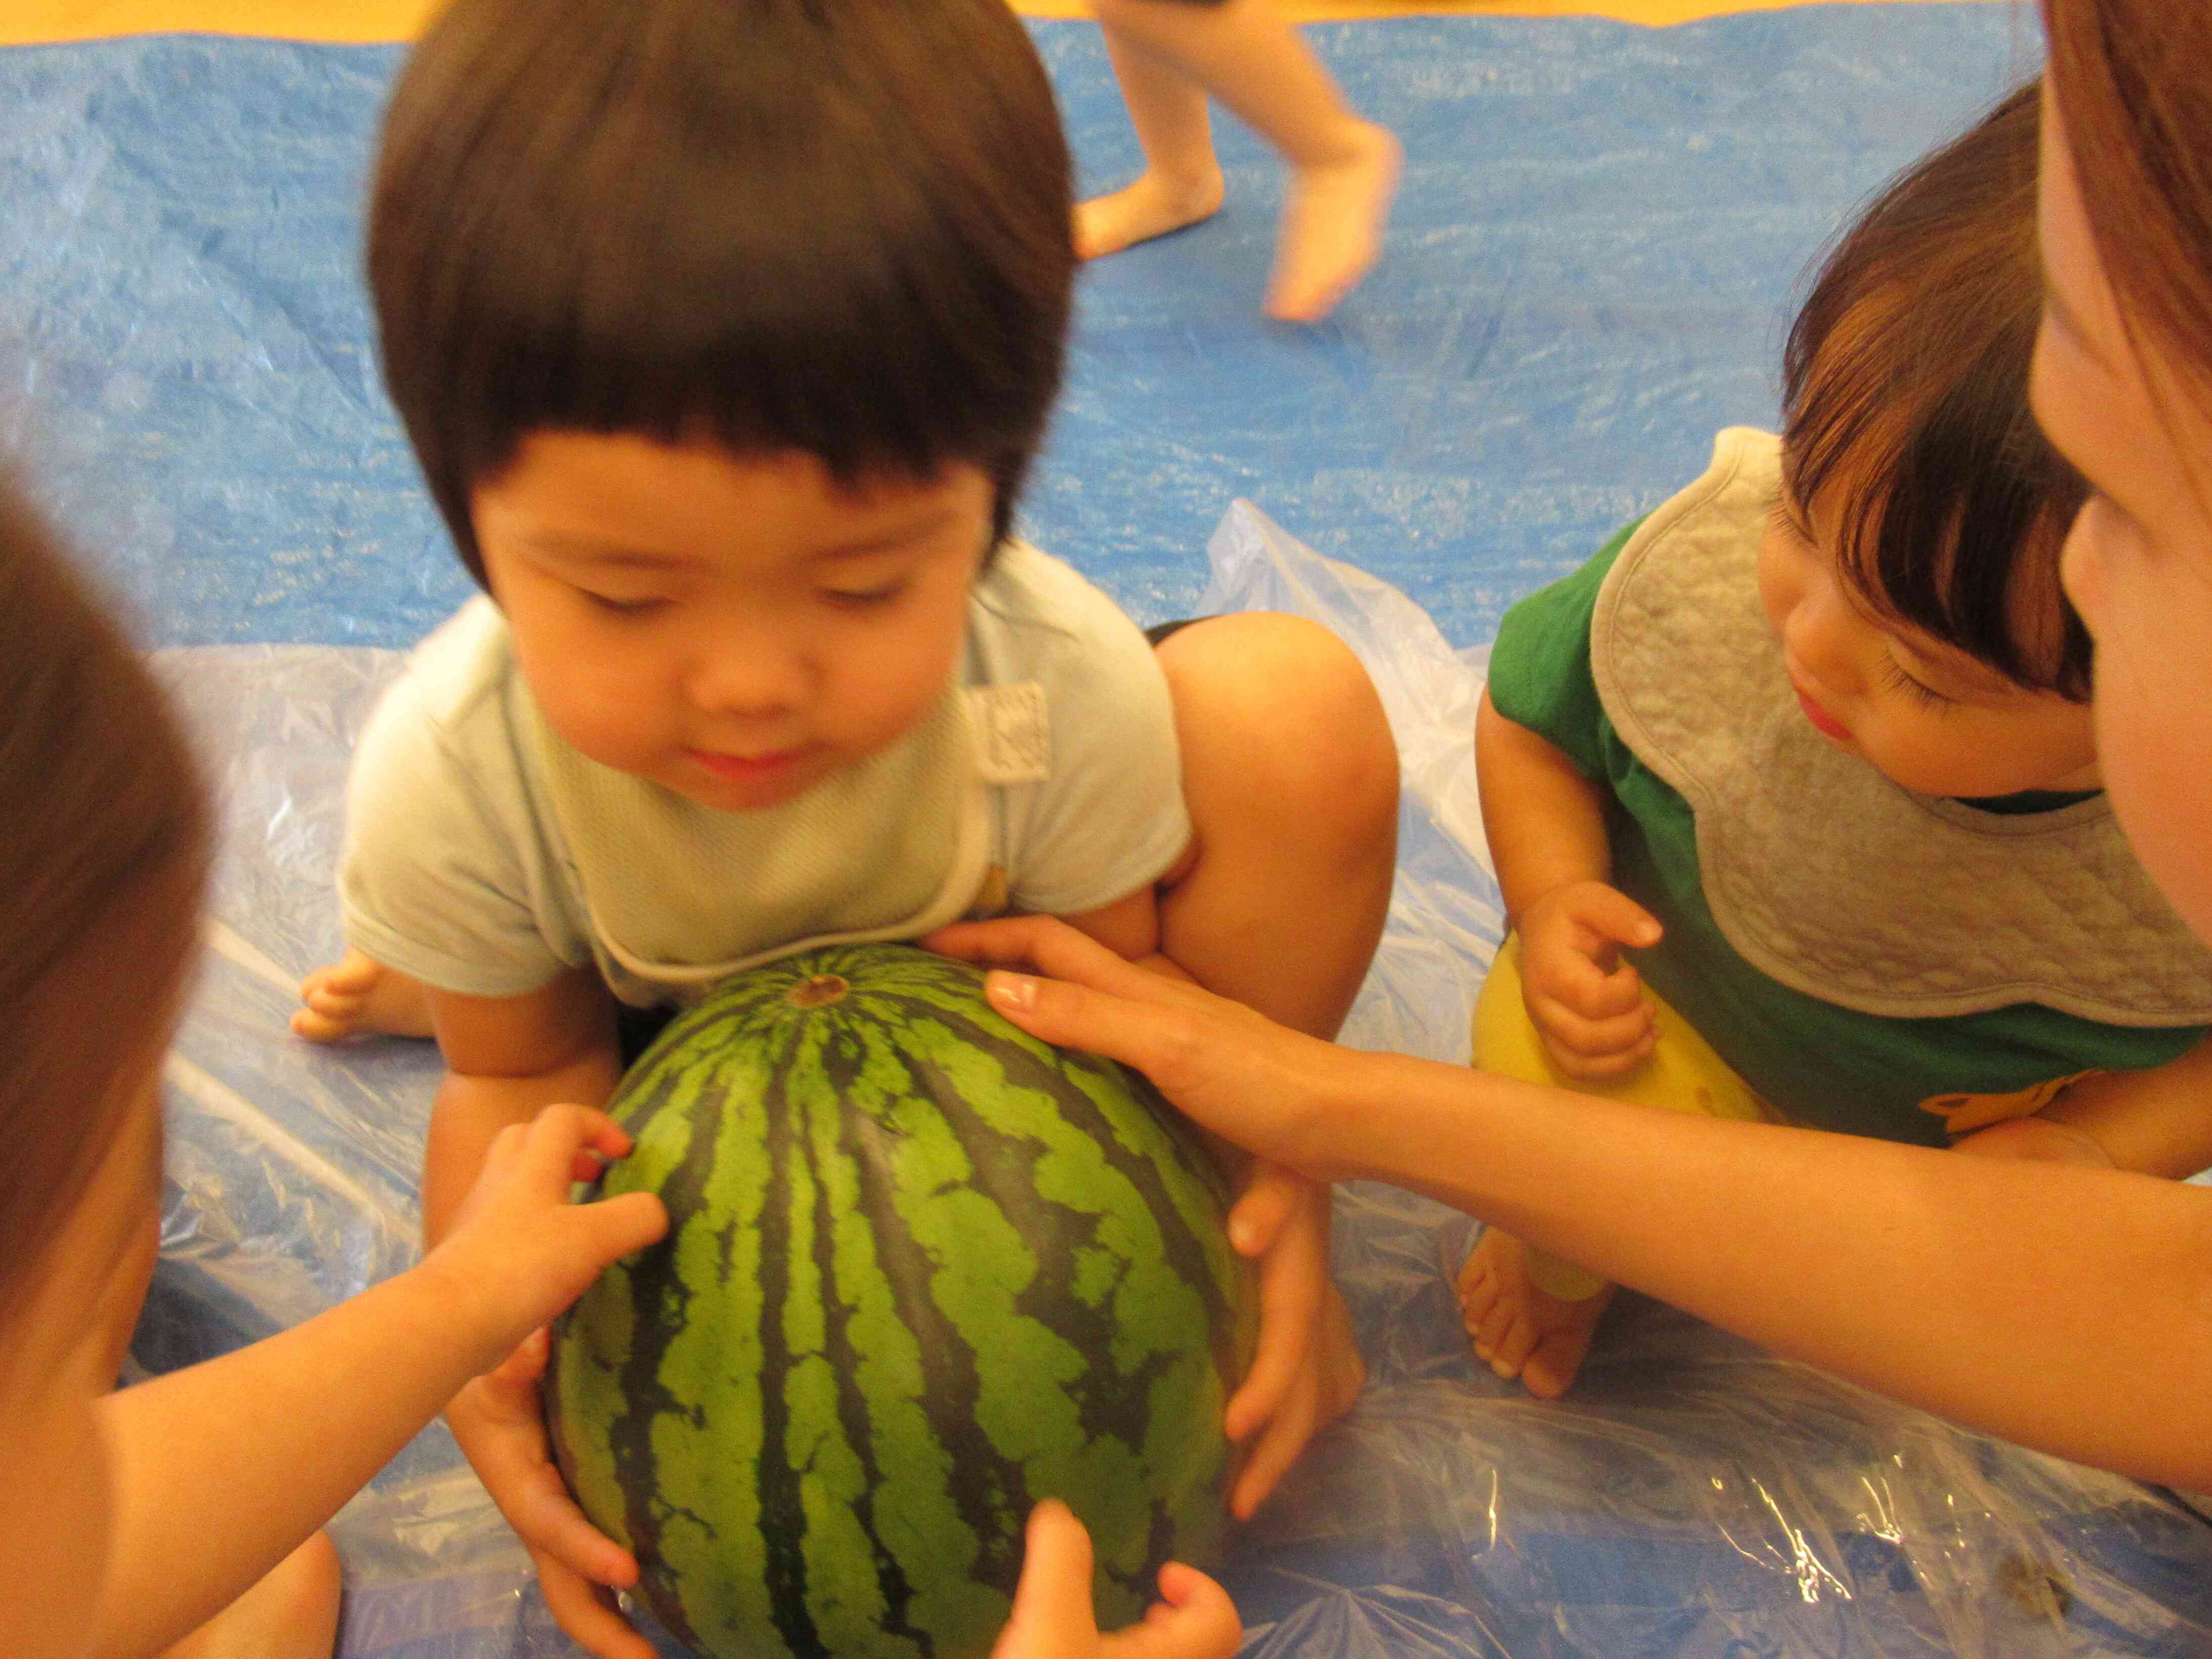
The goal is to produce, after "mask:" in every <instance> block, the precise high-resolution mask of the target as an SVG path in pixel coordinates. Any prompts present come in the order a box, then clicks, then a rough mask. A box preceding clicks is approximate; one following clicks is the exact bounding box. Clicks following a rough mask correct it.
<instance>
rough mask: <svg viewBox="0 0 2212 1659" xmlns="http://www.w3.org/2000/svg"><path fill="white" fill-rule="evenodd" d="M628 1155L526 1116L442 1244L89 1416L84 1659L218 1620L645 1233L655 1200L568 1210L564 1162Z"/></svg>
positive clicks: (613, 1143) (657, 1225)
mask: <svg viewBox="0 0 2212 1659" xmlns="http://www.w3.org/2000/svg"><path fill="white" fill-rule="evenodd" d="M628 1151H629V1139H628V1137H627V1136H625V1135H623V1133H622V1132H621V1131H619V1130H617V1129H616V1128H615V1127H614V1126H613V1125H612V1124H611V1123H610V1122H608V1121H607V1120H606V1119H605V1117H604V1116H602V1115H600V1114H599V1113H597V1112H590V1111H585V1110H583V1109H580V1108H573V1107H571V1108H562V1109H556V1110H553V1111H549V1112H547V1113H544V1115H540V1116H538V1118H537V1119H536V1120H535V1121H532V1123H531V1124H530V1125H529V1126H528V1127H518V1128H516V1129H514V1130H513V1131H511V1132H509V1133H507V1135H506V1136H504V1137H503V1138H501V1139H498V1140H497V1141H496V1142H495V1145H494V1146H492V1147H491V1149H490V1155H489V1158H488V1160H487V1161H486V1164H485V1169H484V1173H483V1181H482V1182H480V1183H479V1184H478V1186H477V1189H476V1191H475V1192H474V1194H471V1195H470V1197H469V1200H468V1201H467V1202H466V1203H465V1204H462V1205H459V1206H456V1214H455V1216H454V1217H453V1226H452V1229H451V1232H450V1236H449V1237H448V1239H447V1243H445V1244H444V1245H441V1247H440V1248H439V1249H437V1250H435V1251H434V1252H433V1253H432V1254H431V1255H430V1256H429V1257H428V1258H427V1259H426V1260H425V1261H423V1262H422V1265H421V1266H419V1267H416V1268H414V1269H412V1270H411V1271H410V1272H407V1273H402V1274H400V1275H398V1277H397V1278H394V1279H387V1280H386V1281H385V1282H384V1283H382V1284H380V1285H376V1286H374V1287H373V1288H372V1289H370V1290H369V1291H366V1292H365V1293H363V1294H362V1295H361V1296H359V1297H355V1298H354V1299H353V1300H352V1301H350V1302H348V1303H345V1304H342V1305H340V1306H339V1307H337V1308H334V1309H332V1310H331V1311H330V1312H328V1313H325V1314H323V1315H321V1316H319V1317H317V1318H315V1319H313V1320H310V1321H308V1322H307V1323H306V1324H304V1325H301V1326H298V1327H296V1328H294V1329H292V1330H289V1331H286V1332H283V1333H282V1334H279V1335H276V1336H273V1337H270V1338H269V1339H267V1340H265V1341H262V1342H258V1343H256V1344H254V1345H253V1346H251V1347H248V1348H244V1349H241V1350H240V1351H239V1352H236V1353H234V1354H229V1355H226V1356H225V1357H224V1358H221V1359H216V1360H210V1361H209V1362H208V1363H207V1364H202V1365H196V1366H193V1367H191V1368H190V1369H189V1370H182V1371H177V1372H173V1373H171V1374H170V1375H169V1376H164V1377H161V1378H158V1379H156V1380H155V1381H154V1382H151V1383H145V1384H143V1385H142V1386H140V1387H137V1388H134V1389H125V1390H124V1391H123V1392H122V1393H120V1394H118V1395H112V1396H111V1397H110V1398H109V1399H108V1400H107V1401H105V1402H103V1406H102V1410H103V1413H104V1415H105V1418H106V1435H107V1438H108V1443H109V1445H110V1447H111V1449H112V1455H113V1457H114V1460H115V1470H116V1488H117V1492H118V1507H117V1516H116V1532H115V1537H114V1547H113V1549H112V1553H111V1556H110V1565H109V1570H108V1573H107V1577H106V1583H105V1587H104V1589H103V1592H102V1598H101V1608H102V1613H103V1618H102V1620H101V1625H100V1632H101V1636H100V1643H99V1646H98V1648H97V1650H96V1651H97V1652H98V1653H99V1654H100V1656H101V1659H132V1656H139V1655H150V1654H153V1653H155V1652H158V1651H160V1650H161V1649H162V1648H164V1647H166V1646H167V1644H169V1643H171V1642H173V1641H175V1640H177V1639H178V1638H181V1637H183V1636H184V1635H185V1634H186V1633H187V1632H191V1631H192V1630H194V1629H196V1628H197V1627H198V1626H200V1625H201V1624H203V1623H204V1622H205V1621H206V1620H208V1619H209V1618H210V1617H211V1616H212V1615H213V1614H214V1613H216V1612H217V1611H219V1610H220V1609H221V1608H222V1607H226V1606H228V1604H229V1603H230V1602H231V1601H233V1600H234V1599H235V1598H236V1597H237V1596H238V1595H240V1594H241V1593H242V1592H243V1591H244V1590H245V1589H246V1588H247V1587H248V1586H250V1585H251V1584H252V1583H255V1582H256V1581H257V1580H258V1578H260V1577H261V1576H262V1575H263V1574H264V1573H265V1572H267V1571H269V1570H270V1568H271V1567H272V1566H274V1565H276V1563H277V1562H278V1561H279V1560H281V1559H283V1557H284V1556H285V1554H286V1553H289V1551H291V1550H292V1549H293V1548H295V1547H297V1546H298V1545H299V1544H300V1543H301V1541H303V1540H304V1539H306V1538H307V1535H308V1534H310V1533H312V1532H313V1530H314V1529H315V1528H317V1527H319V1526H320V1525H322V1524H323V1522H325V1521H327V1520H328V1519H329V1518H330V1517H331V1516H332V1515H333V1514H335V1513H336V1512H337V1509H338V1507H339V1505H340V1504H343V1503H344V1502H345V1501H346V1499H347V1498H349V1497H351V1496H352V1495H353V1493H354V1492H356V1491H357V1490H358V1489H359V1488H360V1487H361V1486H362V1485H363V1484H364V1483H365V1482H366V1481H367V1480H368V1479H369V1477H370V1476H372V1475H374V1474H375V1473H376V1471H377V1470H378V1469H379V1468H382V1467H383V1465H384V1464H385V1463H386V1462H389V1461H390V1460H391V1458H392V1456H393V1455H395V1454H396V1453H397V1452H398V1450H399V1449H400V1448H401V1447H402V1446H404V1444H405V1443H407V1441H408V1440H409V1439H410V1438H411V1437H413V1436H414V1435H415V1433H416V1431H418V1430H420V1429H421V1428H422V1426H423V1425H425V1424H427V1423H428V1422H429V1421H430V1419H432V1418H433V1417H435V1415H436V1414H437V1413H438V1410H439V1408H440V1407H441V1406H443V1405H444V1404H445V1402H446V1401H447V1399H448V1398H449V1397H450V1396H451V1395H453V1393H454V1392H455V1391H456V1390H457V1389H459V1388H461V1386H462V1385H463V1384H465V1383H467V1381H468V1380H469V1379H470V1378H471V1377H472V1376H476V1375H477V1373H478V1372H480V1371H483V1370H487V1369H489V1367H490V1366H492V1365H494V1364H497V1363H498V1362H499V1360H500V1358H501V1356H503V1355H504V1354H505V1353H507V1351H508V1350H509V1349H511V1348H512V1347H513V1346H514V1344H515V1342H516V1341H517V1340H520V1338H521V1336H522V1335H523V1334H524V1333H526V1332H527V1331H529V1330H530V1329H532V1328H533V1327H535V1326H537V1325H538V1324H541V1323H543V1322H544V1321H546V1320H547V1319H550V1317H552V1316H553V1315H555V1314H556V1313H558V1312H559V1311H560V1310H562V1308H564V1307H566V1306H567V1305H568V1303H569V1302H571V1301H572V1300H574V1298H575V1297H576V1296H577V1295H578V1294H580V1292H581V1291H583V1289H584V1287H585V1286H586V1285H588V1284H590V1282H591V1281H592V1279H593V1278H594V1277H596V1276H597V1274H598V1273H599V1270H600V1269H601V1268H602V1267H605V1264H606V1263H607V1262H609V1261H613V1260H614V1259H615V1258H616V1257H617V1256H619V1255H625V1254H627V1253H628V1252H629V1251H631V1250H634V1249H638V1248H640V1247H641V1246H642V1245H645V1244H647V1243H651V1242H652V1241H653V1239H655V1238H657V1237H659V1236H660V1234H661V1232H662V1231H664V1230H665V1225H666V1218H665V1212H663V1211H662V1209H661V1207H660V1204H659V1200H656V1199H653V1198H651V1197H649V1196H647V1195H644V1194H632V1195H631V1196H629V1197H625V1198H620V1199H616V1200H611V1201H609V1202H606V1203H604V1204H588V1205H581V1206H572V1205H570V1204H569V1202H568V1190H569V1184H570V1182H571V1181H572V1179H573V1178H574V1176H575V1175H576V1174H577V1173H578V1159H579V1157H580V1154H584V1153H586V1152H592V1153H596V1154H599V1155H601V1156H606V1157H615V1156H620V1155H622V1154H623V1153H624V1152H628ZM180 1564H189V1568H188V1569H187V1570H180Z"/></svg>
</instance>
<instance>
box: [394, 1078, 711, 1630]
mask: <svg viewBox="0 0 2212 1659" xmlns="http://www.w3.org/2000/svg"><path fill="white" fill-rule="evenodd" d="M629 1149H630V1140H629V1136H628V1135H626V1134H624V1133H623V1132H622V1130H620V1129H619V1128H617V1127H615V1124H614V1122H613V1121H612V1120H611V1119H610V1118H609V1117H607V1116H606V1115H605V1114H604V1113H601V1112H595V1111H591V1110H588V1109H586V1108H584V1107H581V1106H549V1107H548V1108H546V1109H545V1110H544V1111H542V1112H540V1113H539V1114H538V1115H537V1116H536V1117H535V1118H532V1120H531V1121H529V1122H528V1123H526V1124H515V1125H513V1126H511V1127H507V1128H506V1129H502V1130H501V1132H500V1133H499V1135H498V1136H497V1138H496V1139H494V1140H493V1142H492V1143H491V1147H490V1149H489V1152H486V1154H485V1156H484V1162H483V1170H481V1171H480V1172H479V1173H478V1175H477V1180H476V1184H475V1185H474V1186H473V1187H471V1188H470V1189H469V1195H468V1197H467V1198H466V1199H465V1200H463V1201H462V1204H461V1206H460V1208H459V1210H458V1211H456V1212H454V1215H453V1225H452V1226H451V1228H450V1229H449V1230H448V1231H447V1234H446V1237H445V1238H444V1239H443V1240H442V1241H441V1243H440V1244H439V1245H438V1247H437V1249H435V1250H433V1251H432V1252H431V1253H430V1254H429V1255H428V1257H426V1258H425V1259H424V1261H423V1267H424V1268H425V1269H426V1270H428V1271H431V1272H434V1273H442V1274H444V1275H445V1277H446V1279H447V1282H448V1284H449V1285H451V1287H452V1301H453V1306H454V1308H455V1310H456V1312H457V1316H458V1317H461V1318H473V1319H474V1320H476V1321H477V1322H480V1323H481V1324H482V1325H483V1328H484V1329H485V1333H486V1340H487V1342H488V1343H490V1344H492V1345H494V1346H492V1347H491V1349H490V1352H489V1355H488V1357H487V1360H486V1363H487V1364H495V1362H497V1363H496V1364H495V1369H491V1370H487V1371H486V1372H485V1374H484V1375H483V1376H478V1377H477V1380H476V1381H475V1382H473V1383H470V1384H469V1385H468V1387H466V1388H465V1389H462V1390H461V1392H460V1393H459V1395H456V1396H455V1397H454V1399H453V1402H452V1404H450V1405H449V1406H447V1408H446V1421H447V1424H448V1425H449V1426H450V1427H451V1428H452V1429H453V1438H454V1439H455V1440H457V1441H458V1442H459V1443H460V1447H461V1450H462V1452H463V1453H464V1454H465V1455H466V1456H467V1458H468V1460H469V1463H470V1465H471V1467H472V1468H474V1469H475V1470H476V1472H477V1477H478V1478H479V1479H480V1480H483V1483H484V1489H485V1490H486V1491H487V1492H489V1493H490V1494H491V1497H492V1501H493V1502H494V1503H495V1504H498V1505H499V1510H500V1513H501V1514H502V1515H504V1516H506V1517H507V1522H508V1524H509V1525H511V1526H512V1527H513V1528H514V1530H515V1532H516V1534H518V1535H519V1536H520V1538H521V1540H522V1542H523V1545H524V1547H526V1548H527V1549H528V1550H529V1552H530V1554H531V1559H532V1560H533V1561H534V1562H535V1563H536V1564H537V1566H538V1581H539V1583H540V1584H541V1585H542V1586H543V1587H544V1592H545V1604H546V1606H547V1607H549V1608H550V1609H551V1611H552V1613H553V1616H554V1617H555V1618H556V1620H559V1621H560V1624H561V1627H562V1629H563V1630H565V1631H567V1632H568V1634H569V1635H570V1636H571V1637H572V1638H574V1639H575V1640H576V1642H577V1643H579V1644H580V1645H582V1646H583V1647H584V1648H586V1650H589V1651H590V1652H592V1653H593V1654H596V1655H598V1656H599V1659H653V1649H652V1646H651V1644H648V1643H647V1641H646V1640H645V1638H643V1637H641V1636H640V1635H639V1634H638V1633H637V1632H635V1631H634V1630H632V1629H631V1628H630V1627H629V1624H628V1622H627V1621H625V1620H623V1618H622V1616H621V1615H620V1614H619V1613H617V1612H616V1611H615V1610H614V1608H613V1607H612V1606H611V1604H610V1598H609V1597H608V1596H607V1595H606V1591H605V1589H602V1588H601V1587H602V1586H605V1587H611V1588H624V1587H627V1586H629V1585H630V1584H632V1583H635V1582H636V1580H637V1562H636V1560H635V1558H633V1557H632V1556H631V1555H630V1553H629V1552H628V1551H627V1550H625V1549H623V1548H622V1547H621V1546H619V1545H618V1544H617V1543H616V1542H615V1541H613V1540H612V1539H611V1538H608V1537H606V1536H605V1535H604V1534H601V1533H600V1532H599V1531H598V1530H597V1529H596V1528H593V1527H592V1523H591V1522H589V1521H587V1520H586V1519H585V1517H584V1512H583V1511H582V1510H580V1509H578V1508H577V1507H576V1504H575V1501H574V1499H573V1498H570V1497H569V1496H568V1487H567V1486H566V1485H565V1484H563V1482H562V1479H561V1472H560V1470H559V1469H558V1468H556V1467H555V1466H554V1463H553V1460H552V1457H551V1455H550V1447H549V1446H548V1443H547V1441H546V1436H545V1419H544V1408H543V1407H542V1405H541V1404H540V1401H539V1400H538V1378H539V1377H540V1376H542V1375H543V1374H544V1370H545V1358H546V1354H547V1352H548V1351H549V1348H550V1333H549V1332H548V1331H547V1330H546V1329H545V1326H546V1323H547V1322H549V1321H550V1320H551V1319H552V1318H553V1317H554V1316H556V1315H557V1314H559V1313H561V1312H562V1310H564V1309H566V1308H567V1307H568V1304H570V1303H572V1302H574V1300H575V1299H576V1298H577V1297H579V1296H580V1295H582V1294H583V1292H584V1291H585V1289H586V1287H587V1286H588V1285H590V1284H591V1282H592V1280H593V1279H596V1278H597V1277H598V1276H599V1273H600V1271H601V1270H602V1269H603V1268H604V1267H606V1265H607V1264H608V1263H609V1262H611V1261H614V1260H615V1259H616V1258H617V1257H618V1256H623V1255H629V1253H630V1252H631V1251H632V1250H635V1249H641V1248H643V1247H644V1246H645V1245H647V1244H650V1243H653V1241H654V1240H655V1239H657V1238H659V1237H660V1236H661V1235H662V1234H663V1233H665V1231H667V1230H668V1215H667V1212H666V1211H665V1209H663V1208H662V1206H661V1203H660V1200H659V1199H657V1198H654V1197H653V1196H652V1195H651V1194H647V1193H630V1194H625V1195H624V1196H623V1197H621V1198H613V1199H606V1200H601V1201H599V1202H597V1203H589V1204H574V1203H571V1202H570V1201H569V1197H568V1191H569V1188H570V1186H571V1184H572V1183H573V1182H575V1181H578V1180H587V1179H589V1178H591V1177H592V1176H595V1175H597V1174H598V1173H599V1170H600V1168H601V1167H602V1166H603V1165H604V1164H605V1161H606V1160H608V1159H610V1158H620V1157H623V1155H625V1154H626V1153H628V1152H629ZM518 1340H520V1346H519V1347H518V1346H515V1345H516V1343H517V1341H518ZM501 1355H505V1356H506V1358H505V1359H504V1360H503V1361H501V1359H500V1356H501Z"/></svg>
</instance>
